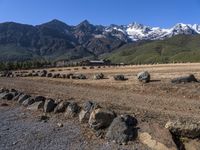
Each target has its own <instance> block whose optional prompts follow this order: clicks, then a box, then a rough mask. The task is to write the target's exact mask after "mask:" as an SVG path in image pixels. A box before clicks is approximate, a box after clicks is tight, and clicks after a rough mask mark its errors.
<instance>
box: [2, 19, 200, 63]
mask: <svg viewBox="0 0 200 150" xmlns="http://www.w3.org/2000/svg"><path fill="white" fill-rule="evenodd" d="M199 35H200V25H198V24H194V25H190V24H183V23H178V24H176V25H175V26H173V27H172V28H169V29H162V28H159V27H150V26H145V25H143V24H138V23H131V24H129V25H114V24H112V25H110V26H103V25H93V24H91V23H89V22H88V21H87V20H85V21H83V22H81V23H80V24H78V25H76V26H72V25H67V24H66V23H64V22H62V21H59V20H56V19H54V20H52V21H50V22H47V23H44V24H41V25H36V26H33V25H26V24H20V23H15V22H5V23H0V60H1V61H25V60H34V59H46V60H50V61H57V60H63V59H64V60H69V61H71V60H77V59H90V58H91V59H95V58H99V57H100V58H101V57H105V58H110V59H113V58H114V56H113V55H115V56H116V55H117V53H119V51H123V52H124V48H125V49H127V46H128V47H129V48H128V49H130V48H131V49H135V48H136V47H137V46H141V45H145V44H147V43H156V42H157V41H159V42H163V43H164V41H165V40H168V39H170V38H173V37H176V36H187V37H188V36H199ZM180 40H181V39H180ZM189 40H193V39H189ZM159 42H158V43H159ZM177 42H180V41H177ZM180 46H181V45H180ZM198 46H199V45H198ZM146 49H147V52H148V49H149V48H148V47H146ZM195 49H196V48H195ZM197 49H198V48H197ZM172 50H173V49H170V50H169V51H172ZM143 52H144V51H143ZM130 55H131V56H132V53H130ZM143 55H145V52H144V54H143ZM119 57H121V56H120V55H119ZM129 59H130V58H129ZM115 61H117V59H116V60H115ZM119 61H121V60H120V59H119ZM124 62H128V61H126V60H124ZM130 62H132V61H130Z"/></svg>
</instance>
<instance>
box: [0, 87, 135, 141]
mask: <svg viewBox="0 0 200 150" xmlns="http://www.w3.org/2000/svg"><path fill="white" fill-rule="evenodd" d="M0 100H7V101H16V102H17V103H19V104H20V105H22V106H24V107H26V108H27V109H28V110H33V111H35V110H42V111H43V112H45V113H50V112H54V113H64V116H65V117H66V118H73V117H78V118H79V121H80V122H81V123H88V125H89V127H90V128H91V129H92V130H93V131H95V132H96V133H98V132H99V133H100V132H102V133H105V134H104V137H105V139H107V140H108V141H115V142H116V143H119V144H126V143H127V142H128V141H130V140H132V139H133V137H135V136H136V135H137V134H136V132H137V131H136V128H135V127H136V125H137V120H136V118H134V117H132V116H130V115H121V116H117V114H116V113H115V112H114V111H112V110H109V109H106V108H102V107H101V106H99V105H98V104H97V103H95V102H92V101H87V102H85V103H84V104H83V106H82V107H81V106H79V105H78V104H77V103H76V102H74V101H72V100H70V101H55V100H53V99H51V98H45V97H43V96H31V95H29V94H25V93H22V92H19V91H17V90H15V89H10V90H9V89H4V88H3V89H1V90H0Z"/></svg>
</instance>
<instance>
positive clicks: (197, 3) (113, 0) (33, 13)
mask: <svg viewBox="0 0 200 150" xmlns="http://www.w3.org/2000/svg"><path fill="white" fill-rule="evenodd" d="M52 19H59V20H61V21H64V22H65V23H67V24H70V25H76V24H78V23H80V22H81V21H83V20H85V19H87V20H88V21H89V22H91V23H93V24H102V25H109V24H129V23H132V22H138V23H142V24H145V25H150V26H160V27H171V26H173V25H174V24H176V23H191V24H194V23H197V24H200V0H0V22H5V21H15V22H19V23H25V24H33V25H36V24H41V23H44V22H47V21H50V20H52Z"/></svg>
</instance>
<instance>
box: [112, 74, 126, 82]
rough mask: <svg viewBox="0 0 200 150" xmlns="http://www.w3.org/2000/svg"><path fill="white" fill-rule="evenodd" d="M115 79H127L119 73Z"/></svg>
mask: <svg viewBox="0 0 200 150" xmlns="http://www.w3.org/2000/svg"><path fill="white" fill-rule="evenodd" d="M114 79H115V80H117V81H118V80H119V81H124V80H127V79H126V78H125V77H124V75H122V74H119V75H115V76H114Z"/></svg>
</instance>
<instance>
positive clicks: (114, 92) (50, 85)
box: [0, 63, 200, 124]
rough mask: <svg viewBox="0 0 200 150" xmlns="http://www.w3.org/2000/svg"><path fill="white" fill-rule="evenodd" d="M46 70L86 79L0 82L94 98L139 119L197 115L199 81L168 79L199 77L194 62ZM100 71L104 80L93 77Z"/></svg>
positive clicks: (35, 91)
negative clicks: (146, 77)
mask: <svg viewBox="0 0 200 150" xmlns="http://www.w3.org/2000/svg"><path fill="white" fill-rule="evenodd" d="M48 70H49V71H52V70H53V71H54V72H59V73H82V74H85V75H86V76H87V78H88V79H86V80H73V79H53V78H41V77H26V78H1V79H0V85H1V86H2V87H8V88H16V89H20V90H22V91H25V92H28V93H31V94H35V95H44V96H49V97H53V98H55V99H68V98H74V99H75V101H77V102H80V103H81V102H84V101H86V100H94V101H97V102H99V103H101V104H102V105H104V106H106V107H111V108H113V109H115V111H117V112H118V113H130V114H135V115H136V116H138V117H139V118H141V119H147V120H149V121H150V120H153V121H158V122H159V123H163V124H164V123H165V122H166V121H167V120H169V119H174V118H185V119H199V118H200V92H199V91H200V84H199V83H187V84H172V83H171V82H170V80H171V79H172V78H175V77H179V76H184V75H188V74H190V73H192V74H194V75H195V77H197V78H198V79H200V64H198V63H195V64H167V65H141V66H126V67H106V68H97V67H95V69H89V68H87V69H82V68H81V67H79V68H78V70H75V69H74V68H53V69H52V68H51V69H48ZM144 70H147V71H149V73H150V74H151V80H152V82H150V83H148V84H142V83H139V82H138V81H137V78H136V75H137V73H138V72H140V71H144ZM54 72H53V73H54ZM100 72H102V73H104V74H105V76H106V79H103V80H93V75H94V74H95V73H100ZM115 74H124V75H125V76H126V77H127V78H128V80H126V81H115V80H114V79H113V75H115Z"/></svg>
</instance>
